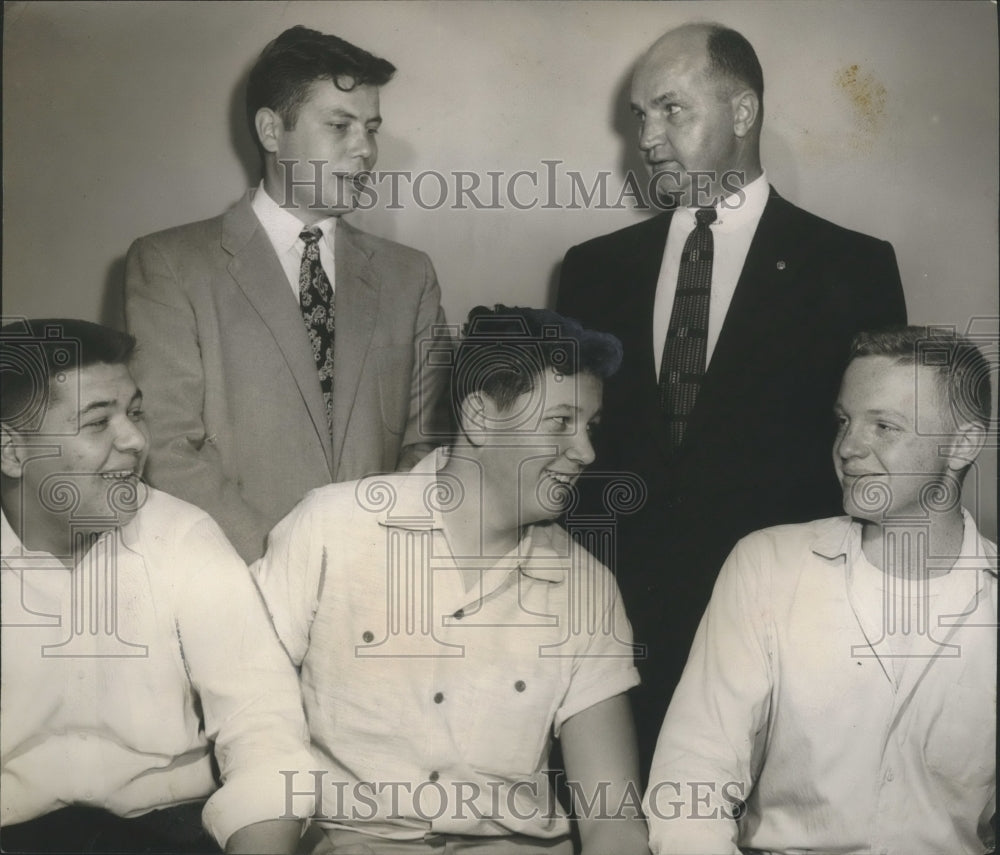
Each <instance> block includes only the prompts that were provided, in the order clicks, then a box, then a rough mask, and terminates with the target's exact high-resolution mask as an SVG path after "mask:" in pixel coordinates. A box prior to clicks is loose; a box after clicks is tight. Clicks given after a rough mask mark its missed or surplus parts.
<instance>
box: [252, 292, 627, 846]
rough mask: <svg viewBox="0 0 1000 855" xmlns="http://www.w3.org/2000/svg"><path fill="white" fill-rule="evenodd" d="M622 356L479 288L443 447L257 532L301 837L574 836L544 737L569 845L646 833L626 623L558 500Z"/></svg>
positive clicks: (335, 491)
mask: <svg viewBox="0 0 1000 855" xmlns="http://www.w3.org/2000/svg"><path fill="white" fill-rule="evenodd" d="M438 356H439V357H440V358H441V361H442V362H446V361H448V360H449V359H450V358H451V356H452V354H451V352H450V351H447V352H445V351H442V352H441V353H440V354H438ZM620 361H621V345H620V344H619V342H618V340H617V339H615V338H614V337H613V336H609V335H605V334H602V333H595V332H592V331H587V330H583V329H582V328H581V327H580V325H579V324H577V323H575V322H572V321H568V320H567V319H565V318H562V317H561V316H559V315H556V314H555V313H553V312H544V311H538V310H532V309H507V308H504V307H500V306H498V307H497V308H496V310H493V311H491V310H487V309H483V308H480V309H477V310H474V311H473V313H472V315H470V319H469V324H468V325H467V329H466V335H465V337H464V339H463V341H462V342H461V344H460V345H459V347H458V350H457V353H455V354H454V364H453V366H452V367H453V396H452V397H453V401H454V406H455V414H456V416H457V421H458V424H459V428H460V433H459V435H458V437H457V438H456V439H455V441H454V442H453V443H452V444H451V445H450V447H447V448H442V449H439V450H438V451H437V452H435V453H433V454H431V455H430V456H428V457H426V458H425V459H424V460H423V461H422V462H421V463H419V464H417V466H416V468H415V469H414V470H413V472H412V473H408V474H395V475H386V476H378V477H373V478H367V479H364V480H361V481H358V482H354V483H347V484H336V485H331V486H329V487H323V488H320V489H318V490H314V491H313V492H312V493H310V494H309V495H308V496H307V497H306V499H305V501H303V502H302V503H301V504H300V505H299V506H298V507H297V508H296V509H295V510H294V511H292V513H291V514H289V515H288V516H287V517H286V518H285V519H284V520H283V521H282V522H281V523H279V525H278V526H277V527H276V528H275V529H274V531H273V532H272V533H271V536H270V539H269V545H268V549H267V553H266V554H265V556H264V558H263V559H262V560H261V561H260V562H258V563H257V564H255V565H254V567H253V569H254V571H255V572H256V573H257V574H258V579H259V584H260V586H261V589H262V590H263V592H264V597H265V599H266V601H267V604H268V607H269V609H270V610H271V614H272V617H273V619H274V622H275V626H276V628H277V630H278V635H279V637H280V638H281V639H282V641H283V642H284V644H285V646H286V648H287V650H288V651H289V653H290V655H291V657H292V659H293V661H294V662H295V663H296V664H297V665H299V666H300V667H301V676H302V685H303V694H304V698H305V704H306V712H307V717H308V720H309V727H310V732H311V734H312V741H313V745H314V747H315V748H316V750H317V754H318V755H319V756H320V757H321V762H320V763H319V764H318V765H317V766H316V767H315V768H302V769H299V770H298V771H297V772H296V773H295V774H294V775H290V776H289V795H290V797H291V798H293V799H298V798H301V797H303V796H305V797H307V798H311V797H313V795H314V796H315V797H316V801H317V807H316V819H315V824H316V826H317V827H318V828H322V830H323V831H324V832H325V837H324V836H323V835H318V834H317V835H316V849H315V850H314V851H315V852H321V851H329V850H330V848H331V847H332V850H333V851H334V852H340V851H352V852H377V853H379V855H389V853H407V855H410V853H412V855H417V853H421V852H435V851H437V852H440V851H448V852H452V851H455V852H458V851H466V850H468V851H473V850H474V851H475V852H477V853H483V855H485V853H488V852H497V853H505V855H506V853H535V852H539V853H540V852H546V853H549V855H556V853H571V852H572V851H573V846H572V843H571V841H570V839H569V836H568V835H569V831H570V826H569V822H568V820H567V818H566V816H565V814H564V813H563V811H562V809H561V808H560V807H559V806H558V805H557V804H556V802H555V798H554V795H553V792H552V790H551V788H550V784H549V780H548V778H547V776H546V774H545V767H546V765H547V760H548V754H549V748H550V746H551V744H552V739H553V737H558V738H559V739H560V741H561V745H562V752H563V757H564V760H565V769H566V775H567V779H568V788H569V790H570V792H571V793H572V794H573V795H574V796H575V801H576V805H575V807H576V814H577V818H578V821H579V831H580V838H581V841H582V844H583V852H584V853H588V855H627V853H646V852H647V850H646V830H645V824H644V823H643V822H642V820H641V818H640V816H639V814H638V810H637V807H638V798H639V794H638V791H637V790H636V789H635V786H636V784H635V782H636V780H637V778H638V770H637V759H636V750H635V744H634V742H635V739H634V732H633V726H632V721H631V714H630V710H629V707H628V700H627V698H626V696H625V692H626V690H628V689H629V688H631V687H632V686H634V685H635V684H636V683H637V682H638V676H637V673H636V670H635V667H634V665H633V646H632V644H631V641H632V634H631V627H630V626H629V624H628V621H627V619H626V617H625V612H624V609H623V607H622V604H621V599H620V597H619V595H618V589H617V586H616V585H615V582H614V579H613V577H612V576H611V574H610V573H609V572H608V571H607V569H606V568H604V567H603V566H602V565H600V564H599V563H598V562H597V561H596V560H594V559H593V558H592V557H591V556H590V555H589V554H588V553H587V552H586V551H585V550H584V549H583V548H582V547H581V546H580V545H579V544H578V543H576V542H575V541H574V540H573V539H572V538H570V537H569V536H568V535H567V532H566V530H564V529H563V528H562V527H561V526H559V525H557V524H556V523H555V522H554V519H555V518H556V517H557V516H559V515H560V514H561V513H562V511H563V510H564V509H565V508H566V506H567V505H568V503H569V501H570V499H571V498H572V493H573V488H574V484H575V482H576V481H577V479H578V478H579V477H580V475H581V473H582V472H583V470H584V469H585V468H586V467H587V466H588V465H589V464H590V463H591V462H592V461H593V459H594V451H593V448H592V447H591V444H590V438H589V433H590V431H591V429H592V428H593V427H594V426H595V424H596V422H597V421H598V419H599V417H600V408H601V392H602V386H603V379H604V378H605V377H607V376H608V375H609V374H611V373H612V372H613V371H615V370H616V369H617V367H618V364H619V363H620ZM438 364H440V362H439V363H438ZM342 846H347V847H351V848H349V849H344V850H342V849H340V848H338V847H342ZM442 847H444V849H442Z"/></svg>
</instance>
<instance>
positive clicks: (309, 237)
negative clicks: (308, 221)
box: [299, 226, 323, 246]
mask: <svg viewBox="0 0 1000 855" xmlns="http://www.w3.org/2000/svg"><path fill="white" fill-rule="evenodd" d="M321 237H323V230H322V229H321V228H319V226H313V227H312V228H311V229H303V230H302V231H301V232H299V240H301V241H302V242H303V243H304V244H305V245H306V246H309V245H310V244H314V243H319V239H320V238H321Z"/></svg>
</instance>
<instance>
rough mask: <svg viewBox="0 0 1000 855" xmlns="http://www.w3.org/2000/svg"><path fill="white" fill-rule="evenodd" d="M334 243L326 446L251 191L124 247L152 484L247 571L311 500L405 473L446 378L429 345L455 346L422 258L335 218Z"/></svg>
mask: <svg viewBox="0 0 1000 855" xmlns="http://www.w3.org/2000/svg"><path fill="white" fill-rule="evenodd" d="M335 235H336V237H335V265H336V274H335V276H336V282H335V288H336V298H335V312H336V336H335V345H334V384H333V429H332V438H331V432H330V431H328V429H327V423H326V417H325V414H324V408H323V395H322V391H321V389H320V384H319V377H318V374H317V371H316V365H315V363H314V361H313V355H312V350H311V347H310V345H309V340H308V337H307V335H306V331H305V326H304V324H303V320H302V315H301V313H300V311H299V306H298V302H297V300H296V299H295V294H294V293H293V291H292V289H291V288H290V287H289V285H288V280H287V278H286V276H285V273H284V271H283V270H282V268H281V265H280V263H279V261H278V257H277V255H276V254H275V252H274V248H273V246H272V244H271V242H270V240H269V239H268V236H267V234H266V232H265V231H264V229H263V227H262V226H261V225H260V222H259V221H258V220H257V217H256V216H255V215H254V213H253V210H252V208H251V205H250V196H249V194H248V195H247V196H246V197H244V198H243V199H242V200H240V201H239V202H238V203H236V205H234V206H233V207H232V208H231V209H229V210H228V211H227V212H226V213H225V214H223V215H222V216H220V217H215V218H213V219H210V220H205V221H203V222H198V223H191V224H189V225H184V226H179V227H177V228H173V229H168V230H166V231H163V232H158V233H156V234H153V235H149V236H147V237H143V238H140V239H139V240H137V241H136V242H135V243H134V244H133V245H132V247H131V248H130V250H129V253H128V258H127V261H126V275H125V316H126V322H127V325H128V329H129V331H130V332H131V333H132V334H133V335H135V337H136V338H137V340H138V348H137V351H136V356H135V360H134V363H133V372H134V375H135V378H136V381H137V383H138V384H139V387H140V389H141V390H142V392H143V396H144V402H143V406H144V408H145V410H146V412H147V414H148V422H149V425H150V430H151V433H152V445H151V448H150V455H149V462H148V464H147V468H146V475H147V480H149V482H150V483H151V484H153V485H154V486H156V487H158V488H160V489H162V490H165V491H166V492H169V493H173V494H174V495H176V496H180V497H181V498H183V499H186V500H188V501H190V502H192V503H194V504H196V505H198V506H200V507H201V508H203V509H204V510H206V511H207V512H208V513H210V514H211V515H212V516H213V517H214V518H215V519H216V521H217V522H218V523H219V525H221V526H222V528H223V530H224V531H225V532H226V534H227V536H228V537H229V538H230V540H231V541H232V542H233V544H234V545H235V546H236V548H237V549H238V550H239V552H240V554H241V555H242V556H243V557H244V559H246V560H247V561H252V560H254V559H256V558H258V557H259V556H260V555H261V554H262V552H263V549H264V543H265V538H266V535H267V533H268V532H269V531H270V529H271V528H272V527H273V526H274V524H275V523H276V522H277V521H278V520H279V519H281V518H282V517H283V516H284V515H285V514H286V513H288V511H290V510H291V509H292V508H293V507H294V506H295V504H296V503H297V502H298V501H299V500H301V499H302V497H303V496H304V495H305V494H306V493H307V492H308V491H309V490H311V489H313V488H314V487H319V486H322V485H324V484H328V483H330V482H332V481H348V480H352V479H355V478H360V477H362V476H364V475H367V474H370V473H372V472H379V471H391V470H394V469H396V468H397V467H398V466H400V465H401V464H402V465H403V466H404V467H405V466H407V465H412V463H413V462H414V461H415V459H416V458H417V457H418V456H419V454H421V453H422V452H423V451H424V450H426V449H427V448H430V447H431V446H432V445H434V444H437V442H438V440H440V433H441V430H442V429H443V427H444V425H443V423H442V421H441V408H442V404H443V403H444V399H445V398H446V394H445V393H446V386H447V376H446V375H445V373H444V370H443V369H442V368H439V367H431V366H430V365H429V364H428V360H427V350H428V348H431V347H436V348H441V347H445V348H447V347H448V346H449V342H448V339H447V338H444V339H442V338H441V336H442V335H443V334H444V331H443V329H442V330H434V327H435V326H436V325H443V324H444V313H443V312H442V310H441V303H440V290H439V288H438V284H437V278H436V277H435V274H434V268H433V267H432V265H431V262H430V259H429V258H428V257H427V256H426V255H424V254H423V253H422V252H418V251H417V250H414V249H410V248H409V247H405V246H402V245H400V244H397V243H393V242H391V241H388V240H384V239H382V238H378V237H375V236H373V235H369V234H366V233H364V232H362V231H359V230H358V229H356V228H354V227H352V226H350V225H349V224H347V223H345V222H343V221H341V222H340V223H338V225H337V230H336V232H335ZM447 361H448V360H447V358H446V357H445V358H440V357H439V358H438V359H437V360H436V361H435V362H434V363H433V364H434V365H437V366H440V365H443V364H444V363H446V362H447ZM331 439H332V441H331Z"/></svg>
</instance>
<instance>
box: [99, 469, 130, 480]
mask: <svg viewBox="0 0 1000 855" xmlns="http://www.w3.org/2000/svg"><path fill="white" fill-rule="evenodd" d="M98 474H99V475H100V476H101V477H102V478H103V479H104V480H105V481H127V480H128V479H129V478H134V477H136V471H135V470H134V469H116V470H115V471H113V472H99V473H98Z"/></svg>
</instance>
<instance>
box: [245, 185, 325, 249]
mask: <svg viewBox="0 0 1000 855" xmlns="http://www.w3.org/2000/svg"><path fill="white" fill-rule="evenodd" d="M250 205H251V207H252V208H253V212H254V213H255V214H256V215H257V219H258V220H260V224H261V225H262V226H263V227H264V231H266V232H267V234H268V237H270V238H271V243H273V244H274V245H275V247H276V248H278V247H280V248H281V250H283V251H284V250H288V249H291V248H292V247H293V246H295V244H296V241H298V240H299V234H300V233H301V231H302V229H304V228H306V226H305V224H304V223H303V222H302V220H300V219H299V218H298V217H296V216H295V214H293V213H292V212H291V211H290V210H288V209H287V208H282V207H281V205H279V204H278V203H277V202H275V201H274V199H272V198H271V197H270V196H269V195H268V193H267V191H266V190H265V189H264V182H263V181H261V182H260V184H259V185H258V186H257V188H256V189H255V190H254V193H253V199H252V200H251V202H250ZM338 219H339V217H327V218H326V219H325V220H320V221H319V222H318V223H316V224H315V227H316V228H319V229H320V230H321V231H322V232H323V237H324V238H326V239H327V240H328V241H329V240H331V239H332V237H333V233H334V230H335V229H336V228H337V220H338Z"/></svg>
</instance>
